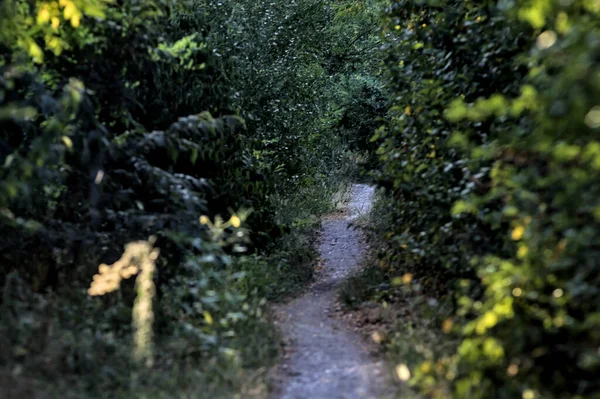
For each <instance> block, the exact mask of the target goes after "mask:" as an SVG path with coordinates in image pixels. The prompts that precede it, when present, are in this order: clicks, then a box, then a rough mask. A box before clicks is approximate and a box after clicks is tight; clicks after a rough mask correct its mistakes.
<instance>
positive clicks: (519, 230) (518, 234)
mask: <svg viewBox="0 0 600 399" xmlns="http://www.w3.org/2000/svg"><path fill="white" fill-rule="evenodd" d="M523 234H525V228H524V227H523V226H517V227H515V228H514V229H513V231H512V233H511V235H510V236H511V238H512V239H513V240H515V241H518V240H520V239H521V238H523Z"/></svg>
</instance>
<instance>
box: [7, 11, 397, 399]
mask: <svg viewBox="0 0 600 399" xmlns="http://www.w3.org/2000/svg"><path fill="white" fill-rule="evenodd" d="M0 14H1V18H0V165H1V168H0V229H1V231H2V240H0V287H2V288H1V298H2V299H1V302H0V306H1V307H2V311H1V314H0V317H1V318H2V320H1V322H0V353H1V355H0V396H2V397H3V398H4V397H19V398H27V397H55V396H56V395H58V394H60V396H61V397H95V398H100V397H111V398H113V397H122V396H123V397H147V396H144V395H147V394H149V393H151V394H152V395H153V396H152V397H173V394H174V392H177V395H179V396H181V397H186V395H191V394H194V393H197V392H203V393H204V394H205V395H208V396H210V397H231V396H232V395H233V394H234V393H237V394H241V395H242V396H245V397H251V396H261V395H264V393H265V387H264V383H263V382H264V374H265V373H264V371H265V368H264V367H265V366H268V365H269V364H271V363H272V362H273V361H274V360H276V356H277V352H278V345H279V340H278V338H277V334H276V332H275V331H274V329H273V328H272V326H271V325H270V323H269V322H268V320H267V318H266V317H265V312H266V300H267V299H268V300H277V299H278V298H280V297H282V296H283V295H285V294H289V293H290V292H293V291H294V290H295V289H296V287H298V286H299V285H300V284H302V283H303V282H306V281H307V280H309V279H310V278H311V275H312V269H311V267H312V266H311V264H310V263H311V261H312V260H313V259H314V252H313V249H312V241H313V239H314V232H315V229H316V228H317V227H318V224H319V218H318V217H319V216H320V215H321V214H322V213H323V212H326V211H329V210H331V208H332V205H331V196H332V194H333V193H335V192H337V191H339V190H340V189H343V188H344V186H345V184H346V182H348V181H350V179H352V178H354V177H355V176H356V174H357V173H358V169H357V167H356V166H355V165H356V162H357V160H365V159H367V158H368V155H367V154H368V150H369V148H370V147H369V144H367V143H368V138H369V137H370V135H371V133H372V132H370V131H369V129H370V127H369V126H373V125H374V124H376V123H377V122H376V118H378V117H379V116H380V115H381V114H382V110H385V107H384V106H383V105H382V104H384V103H385V101H386V100H385V99H384V96H382V94H381V93H382V92H383V88H382V85H381V83H380V81H379V69H378V58H377V57H376V56H374V55H373V54H375V53H376V51H377V46H378V43H379V37H378V36H377V34H376V31H377V24H378V23H379V19H378V12H377V4H376V3H375V2H374V1H361V2H355V1H331V0H293V1H286V2H273V1H266V0H265V1H262V0H260V1H256V0H252V1H250V0H236V1H228V0H220V1H216V0H185V1H170V0H106V1H105V0H59V1H54V0H49V1H41V0H2V1H1V2H0ZM363 93H366V95H363ZM355 100H359V101H361V103H362V104H363V105H365V106H366V107H368V109H365V111H364V112H362V111H361V109H360V105H358V104H357V103H356V102H354V101H355ZM353 121H360V124H361V125H360V127H358V133H357V134H360V137H359V138H357V136H355V135H354V133H352V129H357V127H356V126H358V124H357V123H355V122H353ZM219 215H221V216H219ZM201 216H202V218H200V217H201ZM220 217H222V218H224V219H220ZM199 218H200V219H199ZM223 220H228V222H224V221H223ZM150 236H153V239H152V241H151V244H150V242H149V241H147V240H148V237H150ZM130 242H137V244H129V245H127V249H126V250H125V254H124V255H123V258H121V254H122V252H123V247H124V246H125V245H126V244H128V243H130ZM149 246H150V247H155V248H159V249H160V255H158V254H157V252H152V251H151V250H144V251H145V252H144V251H137V250H136V251H133V252H131V251H132V248H150V247H149ZM132 253H133V254H134V255H131V254H132ZM119 259H121V260H119ZM110 264H112V267H109V266H108V265H110ZM98 265H100V268H99V267H98ZM143 265H154V266H152V269H154V268H155V270H154V272H153V273H152V272H148V273H147V274H146V275H145V276H144V277H142V275H143V274H144V270H147V267H146V268H145V267H144V266H143ZM137 272H140V275H139V276H138V277H137V283H136V282H134V280H136V279H129V280H128V279H127V277H131V276H133V275H135V274H136V273H137ZM95 273H98V274H97V275H96V276H94V274H95ZM93 276H94V277H93ZM92 277H93V284H92V287H91V288H90V283H92ZM88 288H89V289H90V291H89V293H90V294H93V295H101V294H104V295H101V296H99V297H95V296H94V297H91V296H89V295H88ZM115 290H116V291H115ZM110 291H114V292H110ZM136 298H137V299H136ZM136 309H137V310H136ZM148 310H150V313H148ZM132 316H133V323H132ZM148 326H151V330H148ZM152 333H153V334H152ZM139 337H142V338H139ZM150 338H151V339H150ZM134 341H135V342H134ZM142 341H143V342H142ZM140 342H142V343H140ZM144 342H145V344H144ZM146 344H147V345H151V346H152V347H153V348H154V350H152V349H151V347H150V346H147V347H146V346H144V345H146ZM140 345H141V346H140ZM131 347H135V349H136V350H135V351H134V352H135V353H143V356H142V357H143V358H144V359H146V360H148V359H149V358H150V357H151V358H152V361H145V362H142V363H143V364H141V363H139V362H138V363H136V362H134V360H135V359H133V358H132V356H130V354H131V352H132V349H130V348H131ZM140 348H141V349H140ZM144 348H145V349H144ZM136 351H137V352H136ZM140 351H141V352H140ZM147 365H152V366H151V367H146V366H147ZM175 388H176V389H177V391H174V389H175ZM208 396H207V397H208Z"/></svg>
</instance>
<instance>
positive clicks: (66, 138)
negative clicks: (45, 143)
mask: <svg viewBox="0 0 600 399" xmlns="http://www.w3.org/2000/svg"><path fill="white" fill-rule="evenodd" d="M61 140H62V141H63V143H65V146H66V147H67V149H68V150H69V151H71V150H72V149H73V141H72V140H71V138H70V137H69V136H62V137H61Z"/></svg>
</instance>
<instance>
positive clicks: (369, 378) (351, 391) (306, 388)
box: [277, 184, 386, 399]
mask: <svg viewBox="0 0 600 399" xmlns="http://www.w3.org/2000/svg"><path fill="white" fill-rule="evenodd" d="M373 194H374V188H373V187H371V186H368V185H364V184H356V185H354V186H353V187H352V199H351V201H350V203H349V205H348V212H347V214H346V215H344V216H343V217H341V218H340V217H337V218H326V219H325V220H324V221H323V225H322V236H321V243H320V248H319V250H320V254H321V260H322V262H323V271H322V273H321V275H320V276H319V278H318V279H317V281H316V282H315V283H314V284H313V285H312V286H311V287H310V288H309V290H308V292H307V293H305V294H304V295H303V296H301V297H300V298H297V299H295V300H293V301H292V302H290V303H289V304H287V305H285V306H284V307H283V308H281V309H280V317H279V319H280V321H281V329H282V332H283V334H284V336H285V337H287V338H288V340H289V341H291V342H292V344H291V349H292V352H291V353H290V355H289V357H288V358H287V359H286V360H285V361H284V363H283V364H282V365H281V369H282V370H283V374H284V375H283V376H282V382H281V384H280V386H279V389H278V391H279V392H278V395H277V396H278V397H279V398H280V399H307V398H311V399H361V398H369V399H371V398H378V397H380V394H381V393H382V390H383V387H384V386H385V385H386V384H385V374H384V367H383V363H382V362H381V361H376V360H375V359H373V358H372V356H371V355H370V354H369V350H368V348H367V345H366V344H365V342H364V340H363V338H362V337H361V336H360V335H359V334H357V333H356V332H353V331H351V330H350V329H349V328H348V327H347V326H345V325H344V324H343V322H341V321H340V320H337V319H335V318H333V317H331V315H330V311H331V308H332V306H333V305H334V303H335V299H336V288H337V287H338V286H339V284H340V283H341V282H342V281H343V280H344V279H345V278H346V277H348V275H349V274H350V273H351V272H352V271H354V270H356V269H357V268H358V267H359V264H360V261H361V258H362V256H363V253H364V249H365V248H364V244H363V242H362V240H361V236H360V232H359V231H357V230H356V229H353V228H352V227H351V226H350V222H351V221H352V220H354V219H356V218H357V217H359V216H361V215H364V214H366V213H368V212H370V210H371V206H372V202H373Z"/></svg>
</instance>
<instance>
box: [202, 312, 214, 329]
mask: <svg viewBox="0 0 600 399" xmlns="http://www.w3.org/2000/svg"><path fill="white" fill-rule="evenodd" d="M202 314H203V315H204V320H205V321H206V324H208V325H212V324H213V318H212V316H211V315H210V313H208V312H207V311H206V310H205V311H204V312H202Z"/></svg>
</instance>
